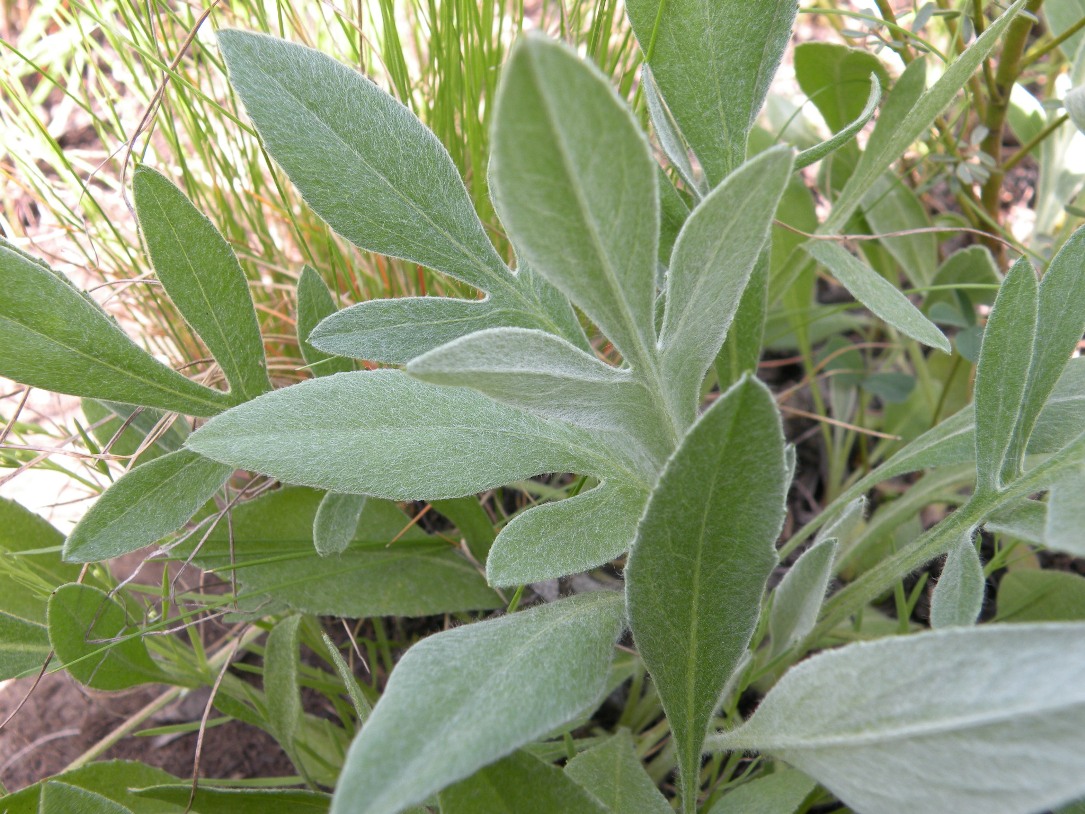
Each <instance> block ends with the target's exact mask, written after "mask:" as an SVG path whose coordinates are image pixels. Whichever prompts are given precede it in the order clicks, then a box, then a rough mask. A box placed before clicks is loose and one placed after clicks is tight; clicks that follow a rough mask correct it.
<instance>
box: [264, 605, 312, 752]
mask: <svg viewBox="0 0 1085 814" xmlns="http://www.w3.org/2000/svg"><path fill="white" fill-rule="evenodd" d="M301 620H302V617H301V616H297V615H294V616H288V617H287V618H286V619H283V620H282V621H281V622H279V624H277V625H275V627H273V628H272V629H271V633H269V634H268V637H267V645H266V646H265V649H264V695H265V697H266V699H267V710H268V718H267V720H268V726H269V729H270V731H271V734H272V735H273V736H274V737H275V740H277V741H278V742H279V745H280V746H281V747H282V748H283V751H284V752H286V754H287V755H289V756H290V760H291V762H293V763H294V765H295V766H297V767H298V768H299V769H300V768H301V764H300V762H299V761H298V759H297V745H296V743H295V740H296V739H297V736H298V731H299V730H300V729H301V725H302V717H303V713H302V709H301V696H300V695H299V694H298V680H299V677H298V659H299V650H298V649H299V647H300V645H301V638H300V625H301Z"/></svg>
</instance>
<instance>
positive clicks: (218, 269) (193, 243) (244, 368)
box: [132, 166, 271, 403]
mask: <svg viewBox="0 0 1085 814" xmlns="http://www.w3.org/2000/svg"><path fill="white" fill-rule="evenodd" d="M132 193H133V197H134V199H135V205H136V215H137V216H138V218H139V228H140V232H142V234H143V240H144V241H145V242H146V244H147V251H148V253H149V254H150V256H151V262H152V263H153V264H154V270H155V274H156V275H157V276H158V280H159V282H161V283H162V287H163V288H165V289H166V293H167V294H169V297H170V299H171V300H173V304H174V305H176V306H177V310H178V311H180V312H181V316H182V317H184V319H185V322H187V323H188V324H189V325H190V326H192V329H193V330H194V331H196V333H197V334H199V336H200V338H201V339H202V340H203V342H204V344H205V345H207V349H208V350H209V351H211V355H212V356H214V357H215V361H217V362H218V363H219V366H220V367H221V368H222V372H223V373H224V374H225V375H226V381H228V382H229V383H230V395H231V397H232V399H233V401H234V402H235V403H240V402H242V401H247V400H248V399H252V398H256V397H257V396H258V395H260V394H261V393H264V392H266V391H268V390H270V389H271V381H270V380H269V379H268V375H267V365H266V363H265V360H264V341H263V339H262V338H261V336H260V324H259V323H258V322H257V321H256V309H255V308H254V307H253V304H252V295H251V294H249V283H248V280H246V279H245V272H244V271H242V270H241V265H240V264H239V263H238V262H237V257H235V256H234V251H233V249H231V248H230V244H229V243H227V242H226V239H225V238H224V237H223V236H222V234H221V233H220V232H219V230H218V229H217V228H215V225H214V224H213V223H211V221H210V220H208V219H207V218H206V217H205V216H204V215H203V214H202V213H201V212H200V211H199V210H198V209H196V207H195V206H193V205H192V202H191V201H190V200H189V199H188V198H187V197H185V194H184V193H183V192H181V190H179V189H178V188H177V187H176V186H174V184H173V182H172V181H170V180H169V179H168V178H166V177H165V176H163V175H161V174H159V173H157V172H155V171H154V170H152V169H150V168H149V167H146V166H141V167H138V168H137V169H136V172H135V176H134V178H133V180H132Z"/></svg>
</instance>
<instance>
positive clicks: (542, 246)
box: [491, 37, 659, 367]
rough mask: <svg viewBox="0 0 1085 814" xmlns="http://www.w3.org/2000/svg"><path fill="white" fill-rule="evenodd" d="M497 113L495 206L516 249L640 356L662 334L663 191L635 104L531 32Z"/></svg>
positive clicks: (506, 77)
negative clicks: (657, 317)
mask: <svg viewBox="0 0 1085 814" xmlns="http://www.w3.org/2000/svg"><path fill="white" fill-rule="evenodd" d="M494 120H495V127H494V133H493V136H492V139H493V158H492V166H491V185H492V189H493V194H494V205H495V207H496V208H497V211H498V214H499V215H500V216H501V220H502V222H503V223H504V224H505V227H506V228H507V229H508V232H509V236H510V239H511V240H512V242H513V244H514V245H515V246H516V250H517V253H518V254H519V255H521V256H522V257H523V258H524V259H525V260H526V262H527V264H528V265H529V266H530V267H531V268H532V269H533V270H535V271H536V272H538V273H539V274H540V275H542V276H543V277H545V278H546V279H547V280H549V281H550V282H551V283H553V285H554V286H555V287H556V288H558V289H559V290H560V291H562V292H563V293H564V294H565V295H566V296H568V297H569V299H571V300H572V301H573V302H574V303H575V304H576V305H578V306H579V307H580V308H581V309H582V310H583V311H584V313H585V314H587V315H588V317H590V318H591V319H592V321H593V322H595V323H596V325H598V326H599V328H600V329H601V330H602V331H603V333H605V334H606V336H607V337H608V338H609V339H610V340H611V342H613V343H614V345H615V347H617V348H618V349H619V350H620V351H621V352H622V355H623V356H624V357H625V359H626V360H627V361H628V362H629V363H630V364H631V365H633V366H634V367H635V366H636V365H637V364H638V363H640V362H642V361H643V360H644V359H645V357H646V356H647V355H648V353H649V349H650V348H652V347H654V344H655V330H654V320H653V313H654V303H655V269H656V253H657V251H656V248H657V245H658V239H659V201H658V191H657V188H656V183H657V182H656V171H657V170H656V167H655V165H654V163H653V161H652V158H651V155H650V153H649V150H648V143H647V141H646V140H645V138H644V136H643V134H642V133H641V132H640V130H639V128H638V127H637V124H636V122H635V121H634V119H633V117H632V115H631V114H630V112H629V109H628V108H627V107H626V105H625V103H624V102H623V101H622V100H621V99H619V98H618V96H617V94H616V93H615V91H614V89H613V88H612V87H611V85H610V82H609V81H608V80H607V79H606V78H605V77H604V76H603V75H602V74H601V73H600V72H599V71H598V70H596V69H594V68H593V67H591V66H589V65H587V64H586V63H584V62H582V61H581V60H580V59H579V58H577V56H576V55H575V54H574V53H573V52H572V51H570V50H569V49H568V48H566V47H565V46H564V45H560V44H558V43H555V42H551V41H549V40H546V39H543V38H541V37H525V38H523V39H521V40H520V41H519V42H518V43H517V44H516V46H515V47H514V48H513V52H512V55H511V56H510V57H509V61H508V64H507V65H506V66H505V68H504V73H503V76H502V79H501V85H500V88H499V90H498V96H497V101H496V103H495V110H494Z"/></svg>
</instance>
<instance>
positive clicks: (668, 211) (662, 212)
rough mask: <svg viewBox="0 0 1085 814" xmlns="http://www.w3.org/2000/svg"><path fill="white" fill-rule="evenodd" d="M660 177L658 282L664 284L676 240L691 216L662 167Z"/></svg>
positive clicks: (659, 172) (657, 173) (658, 175)
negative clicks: (665, 271) (665, 269)
mask: <svg viewBox="0 0 1085 814" xmlns="http://www.w3.org/2000/svg"><path fill="white" fill-rule="evenodd" d="M656 176H657V177H658V179H659V267H658V268H657V283H658V285H659V286H662V285H663V279H662V277H663V274H664V268H665V267H666V264H667V263H669V262H670V260H671V252H672V251H673V250H674V242H675V241H676V240H678V233H679V232H681V231H682V227H683V226H684V225H685V223H686V218H688V217H689V207H688V206H687V205H686V202H685V199H683V197H682V196H681V195H679V194H678V190H676V189H675V188H674V184H672V183H671V179H670V178H668V177H667V173H665V172H663V168H662V167H660V168H659V170H658V171H657V172H656Z"/></svg>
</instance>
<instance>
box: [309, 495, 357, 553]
mask: <svg viewBox="0 0 1085 814" xmlns="http://www.w3.org/2000/svg"><path fill="white" fill-rule="evenodd" d="M365 502H366V496H365V495H341V494H337V493H336V492H328V493H327V494H326V495H324V499H323V500H321V501H320V507H319V508H318V509H317V510H316V519H315V520H314V521H313V545H315V546H316V551H317V553H318V554H319V555H320V556H322V557H327V556H328V555H330V554H342V553H343V552H344V551H345V550H346V548H347V546H348V545H350V541H351V540H353V539H354V536H355V534H357V533H358V519H359V518H360V517H361V516H362V511H363V510H364V509H365Z"/></svg>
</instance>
